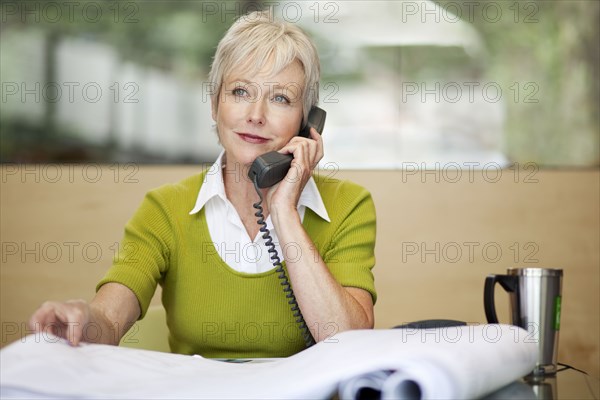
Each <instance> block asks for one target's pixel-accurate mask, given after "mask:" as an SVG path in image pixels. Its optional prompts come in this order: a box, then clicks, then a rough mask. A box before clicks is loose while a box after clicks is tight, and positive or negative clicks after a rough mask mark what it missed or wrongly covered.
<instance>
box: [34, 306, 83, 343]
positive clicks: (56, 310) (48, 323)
mask: <svg viewBox="0 0 600 400" xmlns="http://www.w3.org/2000/svg"><path fill="white" fill-rule="evenodd" d="M91 314H92V311H91V307H90V305H89V304H88V303H87V302H86V301H85V300H69V301H66V302H58V301H46V302H45V303H43V304H42V305H41V306H40V308H38V309H37V310H36V311H35V312H34V313H33V315H32V316H31V318H30V319H29V329H31V330H32V331H34V332H44V333H52V334H54V335H56V336H58V337H61V338H64V339H67V341H68V342H69V344H71V345H72V346H77V345H78V344H79V343H80V342H82V341H90V340H88V339H89V338H86V337H84V332H85V331H87V329H86V328H87V325H88V324H89V323H90V322H91V320H92V318H91Z"/></svg>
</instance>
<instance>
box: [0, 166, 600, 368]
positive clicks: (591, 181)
mask: <svg viewBox="0 0 600 400" xmlns="http://www.w3.org/2000/svg"><path fill="white" fill-rule="evenodd" d="M196 171H198V168H194V167H187V166H186V167H178V166H140V167H139V168H138V167H137V166H136V167H134V166H130V167H129V168H125V166H124V165H121V166H120V167H119V168H115V166H110V165H105V166H103V167H102V168H101V169H99V168H98V166H95V165H90V166H87V167H82V166H27V167H26V168H25V167H21V168H16V167H15V166H12V165H5V166H3V167H2V184H1V191H0V200H1V210H0V215H1V229H0V234H1V242H2V260H1V262H2V264H1V269H0V274H1V275H0V277H1V284H0V288H1V297H0V298H1V305H0V310H1V321H2V341H1V344H2V345H5V344H7V343H10V342H12V341H14V340H16V339H18V338H19V337H20V336H21V335H23V334H25V333H26V329H25V325H24V323H25V321H26V320H27V319H28V316H29V315H30V313H31V312H32V311H33V310H34V309H35V308H36V307H37V306H38V305H39V304H40V303H41V302H43V301H44V300H46V299H69V298H84V299H91V297H92V296H93V292H94V286H95V283H96V282H97V281H98V280H99V279H100V278H101V277H102V275H103V274H104V272H105V271H106V269H107V268H108V266H109V265H110V260H111V257H112V255H113V252H114V249H115V244H116V243H117V242H118V241H119V240H120V238H121V235H122V231H123V226H124V224H125V222H126V221H127V219H128V218H129V217H130V216H131V215H132V213H133V212H134V210H135V209H136V207H137V206H138V204H139V203H140V201H141V199H142V197H143V195H144V193H145V192H146V191H147V190H149V189H151V188H153V187H156V186H159V185H161V184H163V183H167V182H174V181H177V180H179V179H182V178H184V177H186V176H189V175H191V174H194V173H195V172H196ZM496 172H497V171H495V170H490V171H488V174H487V175H486V174H485V173H484V172H482V171H470V172H469V171H463V173H462V176H460V177H457V176H456V174H455V173H454V172H453V171H450V170H448V171H446V172H445V173H444V171H441V172H439V174H438V175H437V176H436V175H434V173H433V172H431V173H427V174H425V173H417V174H410V173H408V172H402V171H361V172H358V171H341V172H331V171H325V172H323V173H327V174H328V175H331V174H333V175H334V176H335V177H338V178H344V179H352V180H354V181H356V182H358V183H360V184H362V185H364V186H365V187H367V188H368V189H369V190H370V191H371V192H372V194H373V197H374V199H375V204H376V207H377V216H378V242H377V248H376V256H377V266H376V269H375V276H376V285H377V289H378V292H379V300H378V302H377V304H376V320H377V322H376V325H377V327H379V328H386V327H391V326H394V325H397V324H400V323H403V322H408V321H414V320H420V319H427V318H450V319H458V320H463V321H468V322H473V323H476V322H481V323H483V322H485V315H484V311H483V305H482V298H483V282H484V279H485V277H486V276H487V275H488V274H490V273H502V272H504V271H505V270H506V268H508V267H513V266H543V267H554V268H563V269H564V283H563V314H562V324H561V333H560V334H561V338H560V351H559V361H560V362H564V363H567V364H571V365H573V366H575V367H578V368H580V369H584V370H587V371H589V372H591V373H592V374H593V375H594V376H600V367H599V366H598V359H599V358H600V343H599V337H600V331H599V329H600V312H599V307H600V306H599V305H600V271H599V268H600V255H599V254H600V249H599V246H600V245H599V243H600V211H599V204H600V195H599V192H600V189H599V185H600V184H599V182H600V172H599V171H598V170H542V171H534V170H531V169H530V170H521V171H519V173H518V174H517V172H516V171H515V170H503V171H500V172H501V176H500V177H496ZM99 174H101V175H99ZM436 180H437V181H436ZM458 251H460V253H458ZM498 251H500V253H498ZM497 296H498V300H497V302H498V304H499V309H500V310H499V311H500V317H501V319H503V320H504V321H507V314H508V312H507V308H508V305H507V298H506V296H505V295H504V294H503V293H501V291H500V290H497ZM155 301H156V302H157V301H158V298H157V297H155Z"/></svg>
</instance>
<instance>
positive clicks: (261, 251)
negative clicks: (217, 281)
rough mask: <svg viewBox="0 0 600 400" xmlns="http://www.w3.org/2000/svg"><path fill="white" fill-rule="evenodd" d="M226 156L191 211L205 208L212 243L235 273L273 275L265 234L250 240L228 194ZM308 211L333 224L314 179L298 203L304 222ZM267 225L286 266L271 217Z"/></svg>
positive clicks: (215, 166)
mask: <svg viewBox="0 0 600 400" xmlns="http://www.w3.org/2000/svg"><path fill="white" fill-rule="evenodd" d="M224 154H225V152H224V151H222V152H221V154H220V155H219V157H218V158H217V161H215V163H214V164H213V165H212V166H211V167H210V169H209V170H208V171H207V172H206V175H205V178H204V182H203V184H202V187H201V188H200V192H199V193H198V198H197V199H196V205H195V206H194V208H193V209H192V211H190V215H191V214H195V213H197V212H199V211H200V210H201V209H202V207H204V208H205V210H204V213H205V216H206V223H207V224H208V231H209V233H210V237H211V240H212V242H213V244H214V246H215V249H216V250H217V252H218V254H219V256H220V257H221V259H222V260H223V261H225V263H226V264H227V265H229V266H230V267H231V268H232V269H234V270H236V271H239V272H245V273H260V272H265V271H269V270H271V269H273V268H274V266H273V264H272V261H271V259H270V257H271V255H270V254H269V252H268V251H267V247H266V246H265V240H264V239H263V238H262V233H261V232H258V234H257V235H256V237H255V238H254V240H251V239H250V236H249V235H248V232H247V231H246V228H245V227H244V224H243V223H242V220H241V219H240V216H239V214H238V212H237V211H236V209H235V208H234V207H233V204H231V202H230V201H229V200H228V199H227V196H226V194H225V186H224V184H223V156H224ZM306 207H308V208H310V209H311V210H312V211H314V212H315V214H317V215H318V216H319V217H321V218H323V219H324V220H326V221H327V222H330V220H329V215H328V214H327V210H326V209H325V204H324V203H323V199H322V198H321V194H320V193H319V189H318V188H317V185H316V183H315V181H314V179H313V178H312V177H311V178H310V179H309V181H308V182H307V184H306V186H305V187H304V190H303V191H302V193H301V194H300V199H299V200H298V213H299V214H300V219H301V220H304V213H305V211H306ZM265 222H266V223H267V228H268V229H269V231H270V232H271V237H272V238H273V243H274V244H275V249H276V250H277V253H278V255H279V259H280V260H281V261H282V262H283V261H284V258H283V252H282V251H281V247H280V246H279V240H278V238H277V232H276V231H275V228H274V227H273V224H272V223H271V216H270V215H269V216H268V217H267V219H266V221H265Z"/></svg>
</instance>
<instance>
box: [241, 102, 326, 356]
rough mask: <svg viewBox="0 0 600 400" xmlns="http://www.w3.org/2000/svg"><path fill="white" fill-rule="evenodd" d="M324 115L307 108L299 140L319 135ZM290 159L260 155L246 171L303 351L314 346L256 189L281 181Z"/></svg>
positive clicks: (267, 245) (263, 235)
mask: <svg viewBox="0 0 600 400" xmlns="http://www.w3.org/2000/svg"><path fill="white" fill-rule="evenodd" d="M326 115H327V113H326V112H325V111H324V110H322V109H320V108H319V107H316V106H315V107H313V108H311V109H310V113H308V121H307V123H306V126H304V127H303V128H302V129H300V132H298V136H303V137H306V138H307V137H309V132H310V128H311V127H313V128H315V129H316V130H317V132H319V133H320V134H322V133H323V127H324V126H325V117H326ZM293 159H294V157H293V156H292V155H291V154H281V153H278V152H276V151H271V152H269V153H266V154H263V155H262V156H260V157H258V158H257V159H256V160H254V162H253V163H252V166H251V167H250V170H249V171H248V177H249V178H250V179H251V180H252V182H253V183H254V188H255V189H256V193H258V197H259V199H260V200H259V201H258V202H257V203H254V204H253V206H254V208H255V209H256V210H257V211H256V213H254V215H255V216H256V217H257V218H258V220H257V223H258V225H260V226H261V228H260V232H261V233H262V238H263V239H265V246H266V247H267V249H268V252H269V253H270V254H271V260H272V262H273V266H274V267H276V269H275V271H276V272H277V273H278V274H279V275H278V278H279V280H280V283H281V286H282V287H283V292H284V293H285V298H286V299H288V304H289V305H290V309H291V311H292V313H293V315H294V318H296V323H297V324H298V327H299V328H300V331H301V333H302V338H303V339H304V343H305V344H306V347H310V346H312V345H314V344H315V339H314V338H313V337H312V335H311V333H310V330H309V329H308V326H307V325H306V322H305V321H304V317H302V312H301V311H300V307H299V306H298V303H297V302H296V296H294V292H293V291H292V285H290V281H289V279H288V277H287V274H286V273H285V270H284V269H283V265H281V260H280V259H279V255H278V254H277V250H276V249H275V244H273V238H272V237H271V233H270V232H269V229H268V228H267V223H266V222H265V216H264V214H263V208H262V206H261V204H262V202H263V195H262V192H261V191H260V189H264V188H267V187H271V186H273V185H274V184H276V183H277V182H280V181H281V180H282V179H283V178H285V176H286V175H287V172H288V171H289V169H290V165H291V163H292V160H293Z"/></svg>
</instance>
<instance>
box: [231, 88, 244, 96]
mask: <svg viewBox="0 0 600 400" xmlns="http://www.w3.org/2000/svg"><path fill="white" fill-rule="evenodd" d="M231 93H232V94H233V95H234V96H245V95H246V93H248V92H246V89H244V88H239V87H238V88H235V89H233V90H232V91H231Z"/></svg>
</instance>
